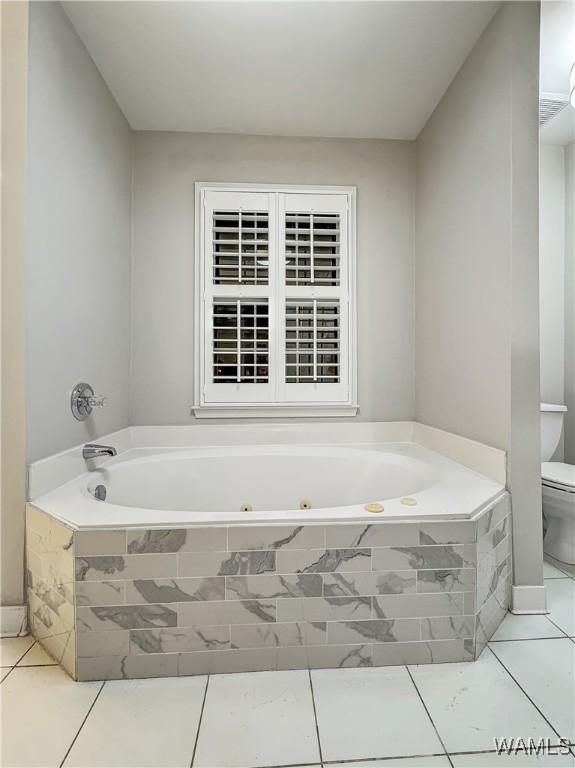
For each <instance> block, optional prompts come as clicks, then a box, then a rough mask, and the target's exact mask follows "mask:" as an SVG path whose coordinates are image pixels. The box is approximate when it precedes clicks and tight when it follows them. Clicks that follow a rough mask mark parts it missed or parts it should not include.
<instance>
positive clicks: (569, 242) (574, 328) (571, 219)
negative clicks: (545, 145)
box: [564, 141, 575, 464]
mask: <svg viewBox="0 0 575 768" xmlns="http://www.w3.org/2000/svg"><path fill="white" fill-rule="evenodd" d="M565 405H566V406H567V408H568V409H569V410H568V411H567V418H566V420H565V432H564V440H565V461H566V462H567V463H569V464H575V142H574V141H572V142H571V143H570V144H568V145H567V146H566V147H565Z"/></svg>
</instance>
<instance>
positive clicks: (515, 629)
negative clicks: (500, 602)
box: [491, 613, 565, 642]
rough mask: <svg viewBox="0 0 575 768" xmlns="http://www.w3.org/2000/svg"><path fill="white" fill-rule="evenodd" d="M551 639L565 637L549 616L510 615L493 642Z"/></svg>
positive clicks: (497, 631)
mask: <svg viewBox="0 0 575 768" xmlns="http://www.w3.org/2000/svg"><path fill="white" fill-rule="evenodd" d="M549 637H565V635H564V634H563V632H561V630H560V629H558V628H557V627H556V626H555V625H554V624H552V623H551V622H550V621H549V619H548V618H547V616H518V615H514V614H513V613H508V614H507V615H506V616H505V618H504V619H503V622H502V623H501V624H500V626H499V627H498V629H497V630H496V632H495V634H494V635H493V636H492V638H491V642H496V641H499V640H535V639H538V638H539V639H541V638H549Z"/></svg>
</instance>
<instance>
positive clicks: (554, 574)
mask: <svg viewBox="0 0 575 768" xmlns="http://www.w3.org/2000/svg"><path fill="white" fill-rule="evenodd" d="M543 578H544V579H568V578H569V574H568V573H567V572H566V571H562V570H560V569H559V568H557V566H556V565H553V564H552V563H548V562H547V561H546V560H544V561H543Z"/></svg>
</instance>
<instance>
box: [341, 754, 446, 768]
mask: <svg viewBox="0 0 575 768" xmlns="http://www.w3.org/2000/svg"><path fill="white" fill-rule="evenodd" d="M334 768H450V765H449V760H448V759H447V757H445V756H443V755H431V756H430V757H392V758H390V759H388V760H367V761H365V762H363V761H361V760H360V761H359V762H353V763H337V764H336V765H334Z"/></svg>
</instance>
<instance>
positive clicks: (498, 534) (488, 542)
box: [477, 515, 511, 562]
mask: <svg viewBox="0 0 575 768" xmlns="http://www.w3.org/2000/svg"><path fill="white" fill-rule="evenodd" d="M510 532H511V516H510V515H508V516H507V517H505V518H504V519H503V520H502V521H501V522H500V523H499V525H497V526H495V528H492V529H491V530H490V531H489V532H488V533H486V534H485V535H484V536H482V537H481V538H480V539H479V541H478V542H477V561H478V562H480V561H481V560H482V559H483V558H484V557H485V556H486V555H487V554H489V552H491V550H492V549H495V548H496V547H497V546H498V544H500V543H501V542H502V541H503V540H504V539H505V538H506V537H507V536H508V535H509V534H510Z"/></svg>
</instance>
